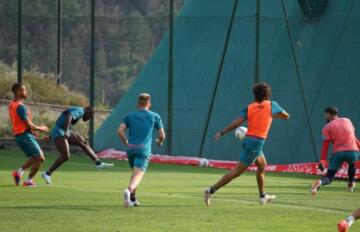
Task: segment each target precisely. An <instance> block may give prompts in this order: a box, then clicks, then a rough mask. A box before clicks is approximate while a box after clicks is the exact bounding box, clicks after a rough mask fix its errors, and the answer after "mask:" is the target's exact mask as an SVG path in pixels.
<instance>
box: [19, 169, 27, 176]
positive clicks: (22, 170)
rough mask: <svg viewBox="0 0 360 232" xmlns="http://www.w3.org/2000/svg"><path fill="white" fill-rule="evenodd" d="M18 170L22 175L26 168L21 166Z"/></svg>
mask: <svg viewBox="0 0 360 232" xmlns="http://www.w3.org/2000/svg"><path fill="white" fill-rule="evenodd" d="M17 172H18V174H19V175H20V176H22V175H23V174H24V172H25V170H24V169H23V168H19V169H18V171H17Z"/></svg>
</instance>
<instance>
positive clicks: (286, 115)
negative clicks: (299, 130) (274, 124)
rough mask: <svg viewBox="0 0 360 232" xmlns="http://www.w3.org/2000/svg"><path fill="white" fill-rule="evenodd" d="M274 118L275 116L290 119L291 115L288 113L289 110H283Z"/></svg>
mask: <svg viewBox="0 0 360 232" xmlns="http://www.w3.org/2000/svg"><path fill="white" fill-rule="evenodd" d="M273 118H275V119H289V118H290V115H289V114H288V112H286V111H283V112H281V113H278V114H275V115H274V116H273Z"/></svg>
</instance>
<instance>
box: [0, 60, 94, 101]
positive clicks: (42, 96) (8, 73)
mask: <svg viewBox="0 0 360 232" xmlns="http://www.w3.org/2000/svg"><path fill="white" fill-rule="evenodd" d="M16 78H17V74H16V65H13V66H9V65H6V64H4V63H2V62H0V80H1V82H0V99H6V100H10V99H12V98H13V94H12V93H11V85H12V84H13V83H15V82H16ZM23 83H24V84H25V85H26V86H27V89H28V92H29V99H28V101H30V102H35V103H49V104H58V105H66V106H68V105H82V106H84V105H87V104H88V102H89V101H88V99H87V97H86V96H85V95H84V94H82V93H79V92H74V91H70V90H69V88H68V87H67V86H66V85H57V84H56V79H55V76H54V75H53V74H45V73H41V72H39V71H37V70H29V71H26V70H25V71H24V74H23Z"/></svg>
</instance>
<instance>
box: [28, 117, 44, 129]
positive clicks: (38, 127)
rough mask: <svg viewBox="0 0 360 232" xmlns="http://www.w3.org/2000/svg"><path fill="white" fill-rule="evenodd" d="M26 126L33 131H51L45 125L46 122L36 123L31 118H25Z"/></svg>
mask: <svg viewBox="0 0 360 232" xmlns="http://www.w3.org/2000/svg"><path fill="white" fill-rule="evenodd" d="M25 123H26V126H27V128H28V129H30V130H31V131H42V132H49V128H48V127H47V126H45V125H44V124H41V125H40V126H38V125H36V124H34V123H33V122H32V121H31V120H30V119H29V118H27V119H26V120H25Z"/></svg>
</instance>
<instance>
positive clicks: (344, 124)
mask: <svg viewBox="0 0 360 232" xmlns="http://www.w3.org/2000/svg"><path fill="white" fill-rule="evenodd" d="M325 118H326V120H327V122H328V123H327V124H326V126H325V127H324V128H323V132H322V134H323V147H322V150H321V161H320V162H321V165H322V166H325V165H327V161H326V160H327V155H328V150H329V145H330V143H331V144H332V145H333V153H332V154H331V157H330V158H329V168H328V171H327V173H326V176H325V177H323V178H321V179H320V180H317V181H315V183H314V184H313V186H312V188H311V193H312V194H313V195H316V193H317V191H318V190H319V188H320V186H322V185H329V184H331V182H332V180H333V178H334V176H335V174H336V172H337V171H338V169H339V168H340V167H341V165H342V163H343V162H347V163H348V164H349V168H348V176H349V182H348V187H349V190H350V191H351V192H352V191H354V187H355V183H354V178H355V171H356V168H355V164H354V162H355V161H356V160H358V158H359V147H360V146H359V145H360V142H359V141H358V139H357V138H356V135H355V128H354V126H353V124H352V122H351V121H350V119H348V118H339V117H338V109H337V108H336V107H334V106H331V107H328V108H326V109H325Z"/></svg>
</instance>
